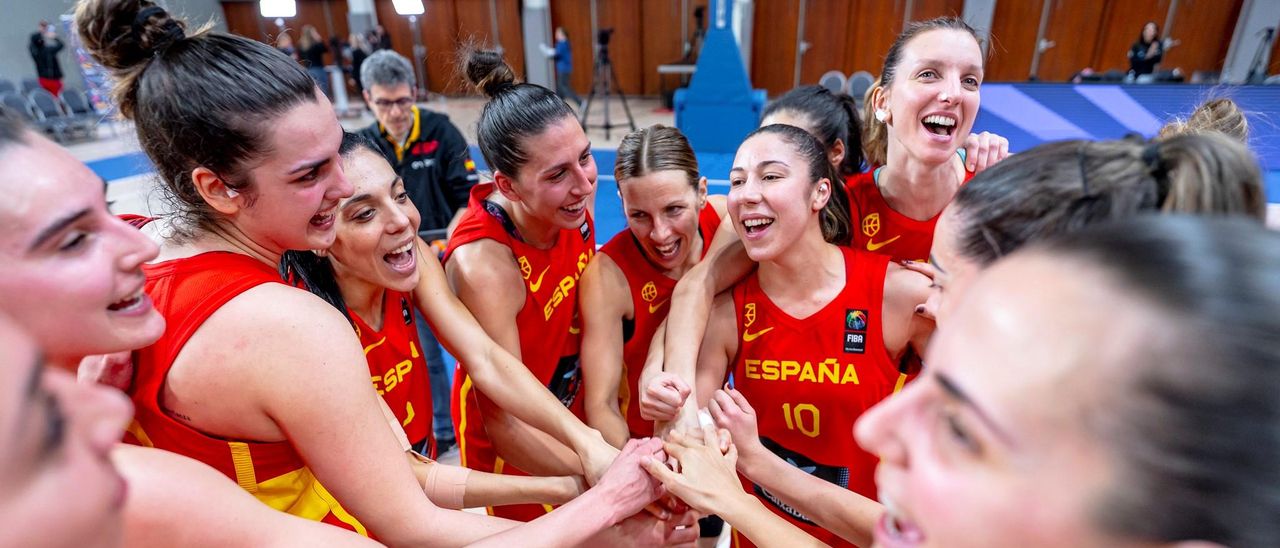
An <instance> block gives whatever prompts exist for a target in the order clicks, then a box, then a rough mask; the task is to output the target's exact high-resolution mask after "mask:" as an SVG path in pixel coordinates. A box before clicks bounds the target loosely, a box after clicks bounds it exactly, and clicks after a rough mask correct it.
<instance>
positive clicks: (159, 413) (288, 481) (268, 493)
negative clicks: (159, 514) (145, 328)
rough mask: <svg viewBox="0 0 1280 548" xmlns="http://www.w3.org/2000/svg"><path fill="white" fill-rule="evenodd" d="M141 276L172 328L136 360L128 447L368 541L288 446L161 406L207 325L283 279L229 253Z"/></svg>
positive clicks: (158, 267) (156, 267)
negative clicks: (199, 468) (158, 452)
mask: <svg viewBox="0 0 1280 548" xmlns="http://www.w3.org/2000/svg"><path fill="white" fill-rule="evenodd" d="M130 222H133V221H132V220H130ZM134 224H135V225H136V226H140V225H139V224H138V223H134ZM141 224H145V223H141ZM142 269H143V271H144V272H146V275H147V285H146V291H147V294H148V295H149V296H150V297H151V299H152V301H153V302H155V307H156V310H159V311H160V314H162V315H164V317H165V320H166V321H167V325H166V326H165V331H164V336H162V337H161V338H160V340H158V341H156V342H155V344H152V345H151V346H148V347H146V348H144V349H142V350H139V351H137V352H135V353H134V360H133V361H134V370H135V372H134V374H135V379H134V383H133V387H132V388H131V389H130V391H129V395H130V397H131V398H132V399H133V405H134V407H135V413H134V421H133V423H132V424H131V425H130V426H129V430H128V435H127V436H126V437H125V441H126V442H129V443H135V444H137V445H142V446H145V447H155V448H159V449H164V450H166V451H172V452H174V453H178V454H180V455H186V456H188V457H191V458H193V459H196V460H198V461H200V462H203V463H205V464H208V465H209V466H212V467H213V468H215V469H217V470H218V471H219V472H222V473H223V474H225V475H226V476H227V477H228V478H231V479H232V480H233V481H235V482H236V483H238V484H239V485H240V487H242V488H244V489H245V490H246V491H248V492H249V493H251V494H253V495H254V496H255V497H257V498H258V500H261V501H262V502H264V503H266V504H267V505H268V506H270V507H272V508H275V509H276V510H281V511H284V512H288V513H290V514H293V515H295V516H299V517H303V518H307V519H312V520H318V521H324V522H326V523H331V524H334V525H338V526H341V527H345V528H347V529H350V530H352V531H355V532H357V533H360V534H361V535H366V536H368V532H367V531H366V530H365V527H364V526H363V525H361V524H360V522H359V521H357V520H356V519H355V517H353V516H352V515H351V514H349V513H347V511H346V510H344V509H343V508H342V506H341V505H340V504H338V501H337V500H335V499H334V498H333V495H331V494H329V492H328V491H327V490H325V488H324V486H322V485H320V482H319V481H317V480H316V478H315V476H313V475H312V474H311V469H309V468H307V466H306V464H305V463H304V462H303V460H302V458H301V457H300V456H299V455H298V453H297V452H296V451H294V449H293V446H292V445H291V444H290V443H289V442H288V441H280V442H254V441H235V440H227V439H223V438H215V437H213V436H209V435H207V434H204V433H202V432H200V431H198V430H195V429H194V428H191V427H190V426H188V425H186V424H185V423H182V422H179V421H177V420H175V419H173V418H171V417H170V416H169V415H168V414H167V413H165V412H164V410H163V408H162V407H161V405H160V398H161V394H162V393H163V390H164V386H165V380H166V379H167V378H168V376H169V369H170V368H171V367H172V366H173V361H174V359H176V358H177V357H178V353H179V352H180V351H181V350H182V348H183V346H185V345H186V343H187V341H188V340H190V339H191V336H192V335H193V334H194V333H195V332H196V330H197V329H199V328H200V326H201V325H202V324H203V323H204V322H205V320H207V319H208V318H209V316H210V315H212V314H213V313H214V312H215V311H217V310H218V309H219V308H221V307H222V305H224V304H226V303H227V302H229V301H230V300H231V299H233V298H235V297H236V296H237V295H240V294H241V293H243V292H245V291H247V290H249V289H252V288H254V287H257V286H259V285H261V284H265V283H283V280H281V279H280V274H278V273H277V272H276V270H275V269H274V268H271V267H270V266H268V265H266V264H263V263H262V262H260V261H257V260H255V259H253V258H250V257H248V256H245V255H240V254H237V253H227V252H208V253H202V254H200V255H196V256H194V257H188V258H185V259H175V260H172V261H165V262H162V263H157V264H153V265H143V267H142ZM175 488H178V486H175Z"/></svg>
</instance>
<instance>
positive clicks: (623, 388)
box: [618, 361, 631, 423]
mask: <svg viewBox="0 0 1280 548" xmlns="http://www.w3.org/2000/svg"><path fill="white" fill-rule="evenodd" d="M628 407H631V386H630V385H629V384H627V362H625V361H624V362H622V378H621V379H619V380H618V410H619V411H621V412H622V422H624V423H625V422H627V408H628Z"/></svg>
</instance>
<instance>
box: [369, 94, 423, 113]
mask: <svg viewBox="0 0 1280 548" xmlns="http://www.w3.org/2000/svg"><path fill="white" fill-rule="evenodd" d="M373 106H375V107H378V108H379V109H382V110H391V109H392V108H400V109H407V108H409V107H411V106H413V98H412V97H401V98H399V99H396V100H394V101H388V100H386V99H375V100H374V101H373Z"/></svg>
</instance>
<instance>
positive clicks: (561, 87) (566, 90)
mask: <svg viewBox="0 0 1280 548" xmlns="http://www.w3.org/2000/svg"><path fill="white" fill-rule="evenodd" d="M542 53H544V54H545V55H546V56H547V57H550V58H551V59H552V60H553V61H555V62H556V95H559V96H560V98H561V99H565V100H569V99H573V102H574V103H577V105H578V108H582V98H581V97H578V94H577V93H576V92H574V91H573V86H572V85H570V84H569V77H570V76H572V73H573V51H572V50H570V49H569V33H567V32H565V31H564V27H556V47H554V48H550V47H547V46H546V44H543V45H542Z"/></svg>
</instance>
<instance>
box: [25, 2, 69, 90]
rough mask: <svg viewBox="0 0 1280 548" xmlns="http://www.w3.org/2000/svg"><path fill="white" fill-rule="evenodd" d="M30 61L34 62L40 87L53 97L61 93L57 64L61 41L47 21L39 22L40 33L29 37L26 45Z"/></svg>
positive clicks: (60, 79) (59, 70)
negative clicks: (29, 39)
mask: <svg viewBox="0 0 1280 548" xmlns="http://www.w3.org/2000/svg"><path fill="white" fill-rule="evenodd" d="M27 51H28V52H29V53H30V54H31V60H32V61H35V62H36V76H38V77H39V79H40V87H42V88H44V89H46V90H49V93H52V94H53V95H54V96H57V95H58V94H59V93H61V92H62V65H61V64H59V63H58V52H60V51H62V40H59V39H58V33H57V32H56V30H55V27H54V26H53V25H50V24H49V22H48V21H41V22H40V32H36V33H33V34H32V35H31V41H30V43H29V44H27Z"/></svg>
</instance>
